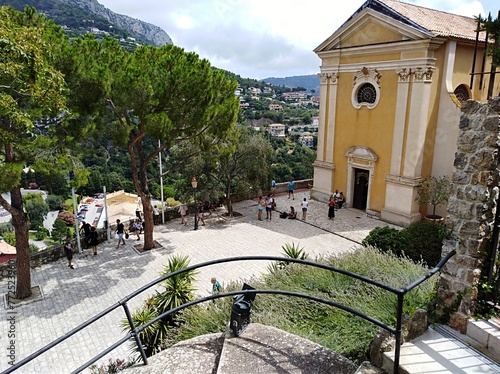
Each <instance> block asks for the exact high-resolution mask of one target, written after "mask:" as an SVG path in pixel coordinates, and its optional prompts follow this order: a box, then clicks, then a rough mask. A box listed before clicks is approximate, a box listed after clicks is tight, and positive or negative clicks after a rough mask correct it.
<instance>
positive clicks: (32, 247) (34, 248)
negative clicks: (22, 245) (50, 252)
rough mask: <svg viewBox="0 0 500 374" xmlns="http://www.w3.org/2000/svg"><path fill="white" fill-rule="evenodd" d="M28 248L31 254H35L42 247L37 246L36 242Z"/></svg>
mask: <svg viewBox="0 0 500 374" xmlns="http://www.w3.org/2000/svg"><path fill="white" fill-rule="evenodd" d="M28 250H29V251H30V253H31V254H33V253H37V252H38V251H39V250H40V248H38V246H36V245H35V244H30V245H29V247H28Z"/></svg>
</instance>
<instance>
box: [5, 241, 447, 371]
mask: <svg viewBox="0 0 500 374" xmlns="http://www.w3.org/2000/svg"><path fill="white" fill-rule="evenodd" d="M455 253H456V252H455V250H452V251H450V252H449V253H448V254H447V255H446V256H445V257H444V258H442V259H441V261H440V262H439V263H438V265H436V266H435V267H434V268H433V269H431V270H430V271H429V272H428V273H426V274H425V275H424V276H422V277H421V278H419V279H417V280H416V281H414V282H413V283H411V284H409V285H407V286H406V287H404V288H402V289H397V288H394V287H392V286H389V285H387V284H384V283H381V282H378V281H375V280H373V279H370V278H367V277H364V276H362V275H360V274H356V273H352V272H350V271H347V270H344V269H340V268H336V267H333V266H329V265H326V264H321V263H317V262H312V261H307V260H300V259H294V258H288V257H277V256H239V257H228V258H222V259H216V260H211V261H207V262H203V263H200V264H195V265H191V266H188V267H186V268H183V269H180V270H177V271H175V272H172V273H169V274H166V275H164V276H162V277H160V278H158V279H156V280H154V281H152V282H149V283H147V284H146V285H144V286H142V287H140V288H139V289H137V290H135V291H134V292H132V293H130V294H129V295H127V296H126V297H124V298H123V299H121V300H120V301H118V302H117V303H116V304H113V305H112V306H110V307H108V308H107V309H105V310H103V311H102V312H100V313H98V314H96V315H95V316H94V317H92V318H90V319H89V320H87V321H85V322H83V323H82V324H80V325H79V326H77V327H75V328H74V329H72V330H71V331H69V332H68V333H66V334H64V335H63V336H61V337H59V338H57V339H56V340H54V341H52V342H51V343H49V344H47V345H46V346H44V347H42V348H40V349H39V350H37V351H35V352H34V353H32V354H31V355H29V356H27V357H25V358H24V359H22V360H21V361H19V362H18V363H16V364H15V365H13V366H11V367H10V368H8V369H7V370H5V371H3V372H2V374H9V373H12V372H13V371H15V370H17V369H19V368H20V367H22V366H24V365H25V364H27V363H28V362H30V361H32V360H33V359H35V358H36V357H38V356H40V355H41V354H43V353H45V352H47V351H48V350H50V349H52V348H54V347H55V346H57V345H58V344H59V343H61V342H63V341H64V340H66V339H68V338H69V337H71V336H73V335H74V334H76V333H77V332H79V331H81V330H82V329H84V328H86V327H87V326H89V325H91V324H92V323H94V322H96V321H97V320H99V319H101V318H102V317H104V316H106V315H107V314H109V313H110V312H112V311H113V310H115V309H117V308H118V307H120V306H122V307H123V308H124V311H125V314H126V316H127V320H128V322H129V324H130V331H131V332H130V333H128V334H127V335H126V336H125V337H123V338H122V339H120V340H119V341H118V342H116V343H115V344H113V345H112V346H110V347H108V348H107V349H106V350H104V351H102V352H100V353H99V354H98V355H97V356H95V357H93V358H92V359H91V360H89V361H88V362H87V363H85V364H84V365H85V366H81V367H80V368H78V369H77V370H76V371H74V373H78V372H81V371H82V370H84V369H85V368H87V367H88V366H90V365H91V364H93V363H95V362H96V361H97V360H99V359H100V358H102V357H104V356H105V355H106V354H108V353H109V352H111V351H113V350H114V349H115V348H117V347H119V346H120V345H122V344H123V343H125V342H126V341H127V340H129V339H130V338H134V339H135V340H136V343H137V345H138V348H139V351H140V353H141V356H142V359H143V362H144V363H145V364H147V358H146V355H145V353H144V350H143V347H142V343H141V341H140V339H139V336H138V334H139V333H140V332H141V331H142V330H143V329H144V328H146V327H147V326H149V325H151V324H152V323H154V322H156V321H157V320H158V319H160V318H163V317H165V316H167V315H170V314H172V313H175V312H176V311H179V310H181V309H184V308H187V307H189V306H192V305H195V304H198V303H202V302H205V301H209V300H214V299H217V298H222V297H228V296H232V295H236V294H242V293H252V294H258V293H267V294H283V295H288V296H294V297H301V298H305V299H310V300H313V301H317V302H321V303H324V304H327V305H331V306H334V307H337V308H340V309H342V310H345V311H347V312H349V313H352V314H355V315H357V316H359V317H361V318H364V319H366V320H368V321H369V322H371V323H373V324H375V325H378V326H380V327H382V328H384V329H386V330H388V331H389V332H391V333H393V334H394V335H395V338H396V348H395V357H394V368H395V369H397V368H398V367H399V354H400V345H401V344H400V343H401V329H402V314H403V301H404V295H405V294H406V293H407V292H409V291H411V290H412V289H413V288H415V287H417V286H418V285H419V284H421V283H423V282H424V281H425V280H426V279H428V278H430V277H431V276H433V275H434V274H435V273H437V272H438V271H439V270H440V269H441V268H442V267H443V266H444V264H445V263H446V262H447V261H448V260H449V259H450V258H451V257H452V256H454V255H455ZM255 260H267V261H285V262H292V263H299V264H303V265H308V266H313V267H317V268H322V269H325V270H330V271H334V272H336V273H339V274H343V275H346V276H349V277H352V278H355V279H358V280H361V281H363V282H366V283H369V284H372V285H375V286H377V287H379V288H382V289H385V290H387V291H389V292H392V293H394V294H395V295H397V297H398V306H397V323H396V327H395V328H392V327H390V326H388V325H385V324H384V323H382V322H380V321H378V320H376V319H374V318H372V317H369V316H367V315H365V314H363V313H361V312H358V311H356V310H355V309H352V308H349V307H347V306H344V305H342V304H339V303H336V302H333V301H330V300H325V299H321V298H318V297H315V296H312V295H307V294H300V293H296V292H291V291H281V290H244V291H243V290H242V291H233V292H227V293H224V294H219V295H211V296H207V297H204V298H201V299H197V300H194V301H191V302H189V303H186V304H184V305H181V306H179V307H177V308H175V309H172V310H169V311H167V312H165V313H163V314H162V315H161V316H158V317H156V318H155V319H153V320H151V321H148V322H147V323H146V324H144V325H141V326H140V327H139V328H136V327H135V325H134V323H133V321H132V318H131V314H130V310H129V308H128V301H129V300H130V299H132V298H134V297H136V296H137V295H139V294H141V293H142V292H144V291H146V290H148V289H149V288H151V287H153V286H155V285H157V284H158V283H160V282H163V281H164V280H166V279H168V278H171V277H173V276H175V275H178V274H181V273H184V272H187V271H191V270H195V269H199V268H203V267H207V266H211V265H215V264H220V263H226V262H234V261H255ZM395 372H396V371H395Z"/></svg>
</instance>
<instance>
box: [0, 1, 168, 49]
mask: <svg viewBox="0 0 500 374" xmlns="http://www.w3.org/2000/svg"><path fill="white" fill-rule="evenodd" d="M0 5H11V6H12V7H14V8H15V9H16V10H20V11H22V10H23V9H24V8H25V7H26V6H30V7H34V8H36V9H37V11H38V12H39V13H43V14H45V15H46V16H47V18H50V19H53V20H54V22H55V23H56V24H58V25H61V26H63V27H64V28H65V30H66V32H67V33H68V34H69V35H70V36H77V35H81V34H84V33H88V32H92V33H94V34H96V35H98V36H102V35H108V34H109V35H111V36H113V37H115V38H116V39H118V40H129V41H134V39H135V41H137V42H139V43H141V44H152V45H156V46H161V45H164V44H172V39H171V38H170V36H169V35H168V34H167V33H166V32H165V31H164V30H162V29H161V28H160V27H158V26H155V25H152V24H150V23H147V22H143V21H141V20H138V19H135V18H132V17H129V16H125V15H121V14H117V13H114V12H112V11H111V10H109V9H107V8H106V7H105V6H104V5H101V4H99V3H98V2H97V0H0Z"/></svg>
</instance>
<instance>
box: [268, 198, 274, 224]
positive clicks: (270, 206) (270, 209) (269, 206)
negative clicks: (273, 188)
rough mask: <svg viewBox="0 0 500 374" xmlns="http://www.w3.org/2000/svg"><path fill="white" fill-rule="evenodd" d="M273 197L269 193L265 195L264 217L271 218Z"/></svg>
mask: <svg viewBox="0 0 500 374" xmlns="http://www.w3.org/2000/svg"><path fill="white" fill-rule="evenodd" d="M273 201H274V200H273V198H272V197H271V195H267V199H266V219H268V220H271V219H272V218H273V216H272V213H273Z"/></svg>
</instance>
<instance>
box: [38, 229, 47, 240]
mask: <svg viewBox="0 0 500 374" xmlns="http://www.w3.org/2000/svg"><path fill="white" fill-rule="evenodd" d="M47 234H48V232H47V230H45V229H39V230H38V231H37V232H36V233H35V239H36V240H43V239H45V237H46V236H47Z"/></svg>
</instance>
